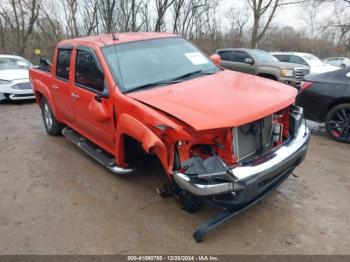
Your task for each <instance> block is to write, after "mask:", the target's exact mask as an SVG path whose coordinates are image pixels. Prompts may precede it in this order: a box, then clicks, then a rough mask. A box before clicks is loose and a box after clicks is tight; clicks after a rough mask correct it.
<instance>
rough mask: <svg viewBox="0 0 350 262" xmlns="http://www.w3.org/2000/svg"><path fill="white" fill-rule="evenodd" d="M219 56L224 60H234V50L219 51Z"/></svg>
mask: <svg viewBox="0 0 350 262" xmlns="http://www.w3.org/2000/svg"><path fill="white" fill-rule="evenodd" d="M218 53H219V56H220V57H221V60H222V61H230V62H232V61H233V52H232V51H219V52H218Z"/></svg>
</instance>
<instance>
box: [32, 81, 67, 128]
mask: <svg viewBox="0 0 350 262" xmlns="http://www.w3.org/2000/svg"><path fill="white" fill-rule="evenodd" d="M33 86H34V95H35V100H36V102H37V104H38V105H39V106H40V101H41V99H42V98H43V97H45V99H46V100H47V102H48V103H49V105H50V108H51V110H52V111H53V113H54V115H55V117H56V119H57V120H58V121H59V122H62V117H61V115H60V113H59V111H58V110H57V108H56V103H55V102H54V99H53V97H52V95H51V92H50V90H49V88H48V87H47V85H45V84H44V83H43V82H41V81H39V80H33Z"/></svg>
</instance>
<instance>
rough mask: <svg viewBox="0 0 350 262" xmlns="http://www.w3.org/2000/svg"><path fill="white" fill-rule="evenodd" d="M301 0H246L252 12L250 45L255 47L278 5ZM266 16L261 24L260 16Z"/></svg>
mask: <svg viewBox="0 0 350 262" xmlns="http://www.w3.org/2000/svg"><path fill="white" fill-rule="evenodd" d="M302 2H303V0H301V1H297V0H295V1H286V2H284V1H283V0H248V4H249V6H250V8H251V11H252V12H253V28H252V36H251V47H253V48H256V47H257V44H258V42H259V41H260V40H261V38H262V37H263V36H264V34H265V33H266V31H267V30H268V28H269V26H270V24H271V22H272V19H273V18H274V16H275V14H276V11H277V9H278V8H279V7H281V6H284V5H290V4H297V3H302ZM263 17H265V18H266V22H265V23H263V24H262V20H263V19H262V18H263Z"/></svg>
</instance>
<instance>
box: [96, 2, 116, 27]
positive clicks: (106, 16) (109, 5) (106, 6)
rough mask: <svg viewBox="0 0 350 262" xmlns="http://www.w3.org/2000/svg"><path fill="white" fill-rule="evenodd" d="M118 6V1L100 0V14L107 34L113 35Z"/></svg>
mask: <svg viewBox="0 0 350 262" xmlns="http://www.w3.org/2000/svg"><path fill="white" fill-rule="evenodd" d="M116 4H117V0H99V14H100V17H101V20H102V25H103V29H104V31H105V32H106V33H112V31H113V30H114V27H115V26H114V19H113V15H114V13H115V11H116Z"/></svg>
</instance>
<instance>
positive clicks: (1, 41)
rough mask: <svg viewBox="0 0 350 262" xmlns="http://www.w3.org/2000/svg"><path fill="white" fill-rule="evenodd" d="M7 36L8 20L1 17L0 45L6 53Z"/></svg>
mask: <svg viewBox="0 0 350 262" xmlns="http://www.w3.org/2000/svg"><path fill="white" fill-rule="evenodd" d="M6 37H7V28H6V22H5V21H3V18H2V17H0V46H1V52H3V53H6V49H7V48H6Z"/></svg>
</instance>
